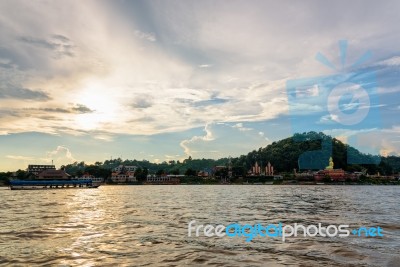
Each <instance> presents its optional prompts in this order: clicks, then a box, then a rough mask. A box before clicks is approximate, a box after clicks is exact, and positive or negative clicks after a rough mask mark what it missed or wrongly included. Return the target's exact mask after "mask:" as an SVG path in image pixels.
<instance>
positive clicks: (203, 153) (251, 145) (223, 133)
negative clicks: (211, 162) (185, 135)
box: [180, 123, 269, 158]
mask: <svg viewBox="0 0 400 267" xmlns="http://www.w3.org/2000/svg"><path fill="white" fill-rule="evenodd" d="M241 129H243V126H242V125H240V123H238V124H227V123H211V124H207V125H206V126H205V127H204V131H205V133H206V134H205V135H196V136H193V137H192V138H190V139H185V140H183V141H181V143H180V145H181V147H182V148H183V150H184V153H185V155H187V156H192V157H194V158H203V157H204V158H219V157H226V156H228V155H231V156H239V155H241V154H245V153H247V152H249V151H251V150H253V149H256V148H259V147H263V146H266V145H267V144H268V143H269V140H268V138H266V137H265V134H264V133H263V132H260V131H256V130H254V129H246V130H244V131H243V130H241Z"/></svg>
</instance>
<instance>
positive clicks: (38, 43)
mask: <svg viewBox="0 0 400 267" xmlns="http://www.w3.org/2000/svg"><path fill="white" fill-rule="evenodd" d="M18 40H19V41H20V42H22V43H25V44H28V45H31V46H34V47H38V48H44V49H48V50H51V51H53V52H54V56H55V57H56V58H61V57H63V56H67V57H73V56H74V47H75V45H73V44H72V42H71V40H70V39H68V38H67V37H65V36H63V35H59V34H53V35H52V36H51V37H50V38H49V39H40V38H36V37H31V36H21V37H19V38H18Z"/></svg>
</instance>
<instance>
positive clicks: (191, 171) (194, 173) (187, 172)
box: [185, 168, 197, 176]
mask: <svg viewBox="0 0 400 267" xmlns="http://www.w3.org/2000/svg"><path fill="white" fill-rule="evenodd" d="M185 175H186V176H197V172H196V171H195V170H193V169H191V168H189V169H187V170H186V171H185Z"/></svg>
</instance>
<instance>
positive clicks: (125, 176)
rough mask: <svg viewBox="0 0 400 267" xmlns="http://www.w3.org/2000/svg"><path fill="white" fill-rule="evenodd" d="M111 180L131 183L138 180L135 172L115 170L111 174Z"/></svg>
mask: <svg viewBox="0 0 400 267" xmlns="http://www.w3.org/2000/svg"><path fill="white" fill-rule="evenodd" d="M111 181H113V182H114V183H131V182H136V181H137V180H136V177H135V173H134V172H125V173H122V172H113V173H112V174H111Z"/></svg>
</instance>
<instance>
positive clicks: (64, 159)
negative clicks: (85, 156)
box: [46, 145, 77, 165]
mask: <svg viewBox="0 0 400 267" xmlns="http://www.w3.org/2000/svg"><path fill="white" fill-rule="evenodd" d="M46 161H47V162H51V161H53V163H55V164H59V165H65V164H67V163H73V162H75V161H77V160H76V159H75V158H74V157H73V156H72V153H71V151H70V150H69V148H67V147H65V146H62V145H60V146H57V148H56V149H55V150H53V151H48V152H47V153H46Z"/></svg>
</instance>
